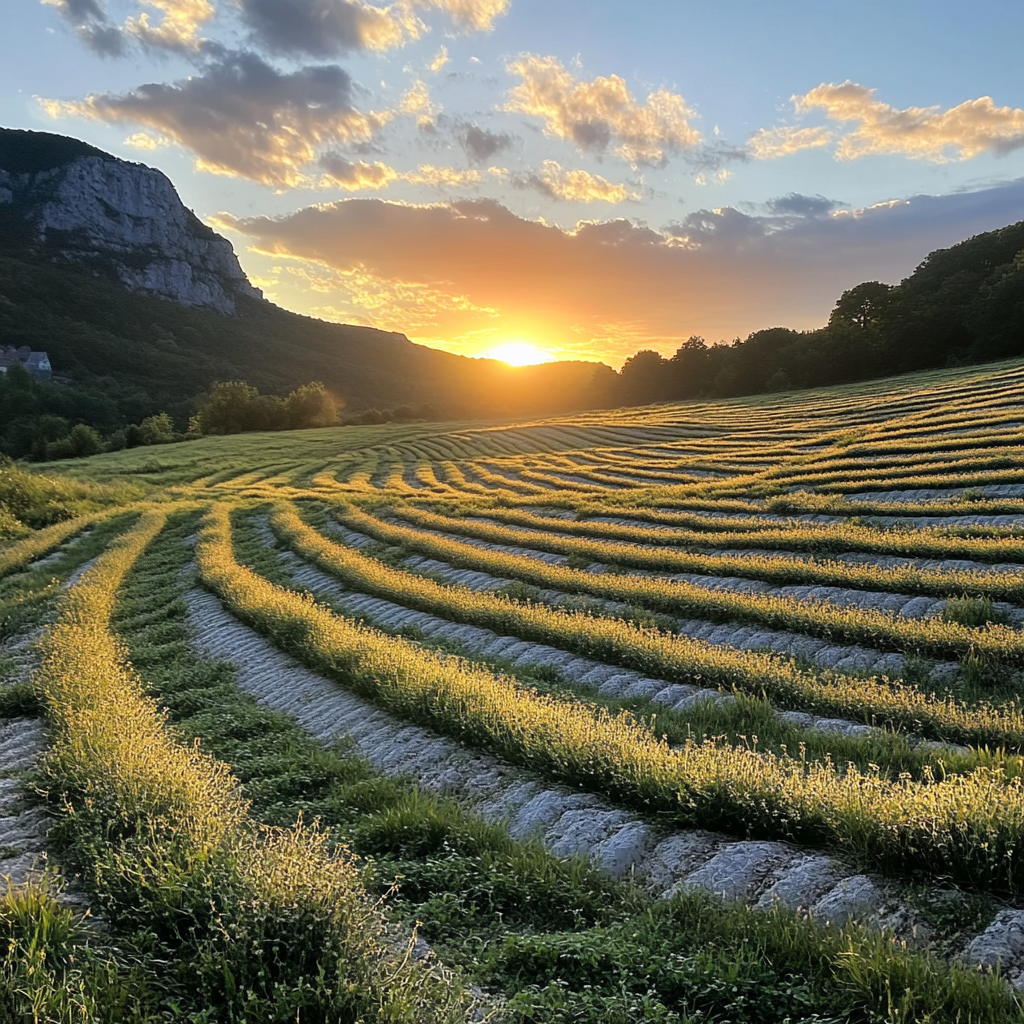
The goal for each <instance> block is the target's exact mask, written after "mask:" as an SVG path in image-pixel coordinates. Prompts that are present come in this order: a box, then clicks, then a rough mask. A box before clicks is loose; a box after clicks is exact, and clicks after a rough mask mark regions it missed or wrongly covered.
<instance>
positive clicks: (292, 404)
mask: <svg viewBox="0 0 1024 1024" xmlns="http://www.w3.org/2000/svg"><path fill="white" fill-rule="evenodd" d="M284 405H285V415H286V418H287V421H288V426H289V427H290V428H291V429H292V430H301V429H303V428H305V427H331V426H334V424H335V423H337V422H338V411H337V409H336V408H335V406H334V402H332V401H331V396H330V395H329V394H328V393H327V388H325V387H324V386H323V384H321V383H320V381H318V380H315V381H313V382H312V383H310V384H303V385H302V387H300V388H296V389H295V390H294V391H293V392H292V393H291V394H290V395H288V397H287V398H286V399H285V400H284Z"/></svg>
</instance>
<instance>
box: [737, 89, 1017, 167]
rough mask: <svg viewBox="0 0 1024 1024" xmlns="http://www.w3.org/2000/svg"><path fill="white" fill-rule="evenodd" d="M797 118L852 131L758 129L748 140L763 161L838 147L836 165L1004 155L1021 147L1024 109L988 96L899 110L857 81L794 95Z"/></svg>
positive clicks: (789, 128) (938, 161)
mask: <svg viewBox="0 0 1024 1024" xmlns="http://www.w3.org/2000/svg"><path fill="white" fill-rule="evenodd" d="M793 105H794V107H795V109H796V112H797V114H800V115H805V114H809V113H811V112H812V111H815V110H821V111H823V112H824V114H825V116H826V117H827V118H828V119H829V120H831V121H834V122H837V123H839V124H842V125H849V124H854V125H856V127H855V128H854V129H853V130H852V131H849V130H846V131H843V130H833V129H829V128H825V127H814V128H795V127H787V126H782V127H777V128H769V129H765V128H762V129H761V130H760V131H758V132H756V133H755V134H754V135H753V136H752V137H751V140H750V149H751V152H752V154H753V155H754V156H755V157H759V158H761V159H765V158H771V157H779V156H788V155H790V154H792V153H797V152H799V151H800V150H803V149H810V148H816V147H819V146H826V145H828V144H830V143H832V142H835V143H836V147H835V151H834V152H835V157H836V159H837V160H857V159H860V158H861V157H865V156H875V155H880V154H893V155H897V156H906V157H910V158H912V159H923V160H931V161H933V162H935V163H945V162H947V161H949V160H970V159H971V158H972V157H975V156H978V155H979V154H981V153H995V154H996V155H997V156H999V155H1004V154H1006V153H1009V152H1011V151H1013V150H1015V149H1019V148H1021V147H1024V110H1021V109H1020V108H1017V107H997V106H996V105H995V104H994V103H993V102H992V98H991V97H990V96H982V97H980V98H979V99H976V100H967V101H965V102H964V103H961V104H959V105H958V106H955V107H950V108H949V109H947V110H942V109H940V108H939V107H907V108H906V109H904V110H900V109H899V108H897V107H893V106H891V105H890V104H888V103H882V102H881V101H880V100H877V99H875V90H874V89H868V88H867V87H865V86H863V85H858V84H857V83H856V82H850V81H847V82H843V83H842V84H841V85H834V84H833V85H827V84H822V85H819V86H817V87H816V88H814V89H812V90H811V91H810V92H808V93H805V94H804V95H803V96H794V97H793Z"/></svg>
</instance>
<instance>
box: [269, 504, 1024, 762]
mask: <svg viewBox="0 0 1024 1024" xmlns="http://www.w3.org/2000/svg"><path fill="white" fill-rule="evenodd" d="M271 524H272V526H273V528H274V530H275V532H276V533H277V534H278V535H279V536H280V537H281V538H282V539H284V540H285V541H286V542H287V543H288V544H289V545H290V546H291V547H292V548H293V549H294V550H295V551H296V552H297V553H298V554H300V555H302V556H303V557H304V558H307V559H308V560H310V561H312V562H315V563H316V564H317V565H319V566H320V567H321V568H322V569H324V570H325V571H327V572H328V573H330V574H331V575H333V576H335V577H336V578H338V579H339V580H341V581H342V582H343V583H345V584H346V585H347V586H349V587H351V588H352V589H354V590H358V591H360V592H363V593H369V594H373V595H374V596H377V597H383V598H386V599H388V600H393V601H395V602H397V603H400V604H403V605H405V606H406V607H410V608H418V609H420V610H422V611H427V612H430V613H431V614H435V615H440V616H441V617H443V618H447V619H451V620H453V621H456V622H465V623H469V624H472V625H478V626H483V627H485V628H488V629H493V630H495V631H496V632H499V633H502V634H506V635H507V634H512V635H514V636H518V637H521V638H522V639H525V640H532V641H534V642H537V643H545V644H550V645H552V646H554V647H558V648H560V649H562V650H566V651H572V652H574V653H576V654H580V655H583V656H585V657H593V658H596V659H598V660H600V661H603V662H605V663H607V664H613V665H622V666H623V667H626V668H632V669H635V670H637V671H641V672H645V673H647V674H649V675H651V676H654V677H655V678H659V679H665V680H666V681H668V682H677V683H689V684H699V685H703V686H713V687H722V688H725V689H727V690H732V689H737V690H740V691H742V692H745V693H748V694H751V695H753V696H760V695H762V694H766V695H767V696H768V697H769V698H770V699H771V700H772V701H773V702H775V703H777V704H780V705H782V706H784V707H795V708H800V709H806V710H814V711H817V712H819V713H823V714H840V715H846V716H849V717H854V718H857V719H860V720H863V721H868V722H875V723H877V724H879V725H886V726H889V727H894V728H898V729H903V730H908V731H913V732H921V733H924V734H926V735H928V736H931V737H934V738H936V739H945V740H949V741H953V742H966V743H971V744H974V745H978V746H980V745H985V744H992V745H995V746H1008V747H1014V748H1019V747H1021V746H1024V714H1022V713H1021V712H1020V711H1019V710H1018V709H1017V708H1016V707H1015V706H1013V705H1007V706H1005V707H1000V708H995V707H992V706H990V705H988V704H986V703H984V702H982V703H979V704H977V705H975V706H967V705H965V704H962V703H959V702H956V701H954V700H952V699H947V700H938V699H936V698H934V697H932V696H929V695H926V694H924V693H922V692H921V691H920V690H919V689H917V688H916V687H914V686H910V685H905V684H900V683H898V682H896V683H894V682H889V681H888V680H885V679H853V678H850V677H846V676H840V675H834V676H826V677H823V678H819V677H818V676H816V675H815V674H813V673H811V672H806V671H802V670H800V669H799V668H797V667H796V665H795V664H794V663H793V662H792V661H788V660H784V659H781V658H779V657H776V656H773V655H769V654H763V653H758V652H752V651H738V650H733V649H732V648H720V647H715V646H713V645H711V644H707V643H705V642H703V641H700V640H691V639H688V638H686V637H682V636H680V635H678V634H674V633H666V632H662V631H660V630H657V629H650V628H639V627H637V626H635V625H633V624H631V623H629V622H626V621H624V620H622V619H619V618H614V617H601V616H595V615H591V614H587V613H584V612H579V611H569V610H565V609H557V608H550V607H547V606H545V605H542V604H534V603H530V602H525V603H524V602H517V601H514V600H511V599H509V598H507V597H504V596H503V595H499V594H493V593H488V592H479V591H474V590H471V589H469V588H468V587H461V586H444V585H441V584H439V583H436V582H434V581H432V580H429V579H424V578H422V577H418V576H414V575H412V574H410V573H407V572H402V571H400V570H397V569H392V568H390V567H388V566H386V565H383V564H382V563H380V562H378V561H376V560H375V559H372V558H368V557H367V556H365V555H362V554H360V553H359V552H358V551H356V550H354V549H352V548H348V547H345V546H343V545H341V544H337V543H335V542H334V541H331V540H329V539H328V538H327V537H325V536H323V535H322V534H321V533H319V532H318V531H316V530H314V529H313V528H311V527H310V526H308V525H306V524H305V523H304V522H303V521H302V520H301V518H300V517H299V516H298V514H297V512H296V511H295V509H294V507H292V506H286V505H285V506H283V505H279V506H277V507H275V509H274V511H273V513H272V517H271Z"/></svg>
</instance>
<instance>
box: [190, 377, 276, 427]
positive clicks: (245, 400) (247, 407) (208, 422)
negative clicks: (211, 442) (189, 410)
mask: <svg viewBox="0 0 1024 1024" xmlns="http://www.w3.org/2000/svg"><path fill="white" fill-rule="evenodd" d="M259 398H260V393H259V391H258V390H257V389H256V388H254V387H253V386H252V385H251V384H247V383H246V382H245V381H244V380H228V381H221V382H220V383H218V384H214V385H213V387H212V388H211V389H210V397H209V398H208V399H207V400H206V402H204V403H203V406H202V408H201V409H200V410H199V412H198V413H196V415H195V417H194V420H195V422H196V425H197V426H198V427H199V429H200V431H201V432H202V433H204V434H240V433H242V432H243V431H246V430H255V429H257V426H256V424H255V420H256V418H257V417H256V413H257V408H258V407H257V405H256V403H257V401H258V399H259Z"/></svg>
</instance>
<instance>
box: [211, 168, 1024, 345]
mask: <svg viewBox="0 0 1024 1024" xmlns="http://www.w3.org/2000/svg"><path fill="white" fill-rule="evenodd" d="M829 202H830V201H829V200H827V199H822V198H821V197H800V196H784V197H781V198H780V199H778V200H775V201H774V204H770V205H773V206H774V210H773V209H769V210H768V211H767V212H766V213H765V214H763V215H756V214H751V213H749V212H743V211H740V210H736V209H734V208H730V207H725V208H721V209H717V210H700V211H695V212H694V213H692V214H690V215H689V216H688V217H687V218H686V219H685V220H684V221H683V222H681V223H680V224H677V225H673V226H671V227H670V228H668V229H666V230H663V231H655V230H653V229H651V228H648V227H645V226H643V225H638V224H636V223H633V222H631V221H629V220H625V219H621V218H620V219H615V220H610V221H604V222H594V221H581V222H580V223H578V224H577V225H576V226H575V227H574V228H571V229H563V228H559V227H557V226H555V225H551V224H545V223H541V222H537V221H531V220H526V219H524V218H521V217H517V216H515V215H514V214H513V213H511V212H510V211H509V210H507V209H506V208H504V207H503V206H502V205H501V204H499V203H497V202H494V201H492V200H487V199H473V200H457V201H451V202H444V203H433V204H406V203H395V202H385V201H383V200H380V199H346V200H340V201H338V202H335V203H327V204H323V205H320V206H315V207H309V208H307V209H304V210H299V211H297V212H296V213H294V214H291V215H289V216H286V217H281V218H277V219H275V218H270V217H254V218H247V219H244V218H243V219H238V218H233V217H230V216H227V215H224V216H223V217H222V219H221V223H222V225H223V226H224V227H226V228H230V229H232V230H235V231H239V232H241V233H242V234H243V235H246V236H248V238H249V239H250V240H251V243H252V245H253V246H254V247H255V249H256V250H257V251H259V252H263V253H269V254H271V255H272V256H273V257H274V258H275V259H277V260H280V259H282V258H287V259H289V260H290V261H293V262H294V264H295V265H297V266H305V265H315V266H318V267H327V268H330V269H331V271H332V272H334V273H337V274H343V275H344V274H350V275H357V276H359V277H360V279H361V280H363V281H364V282H376V283H377V285H375V287H376V286H379V288H380V289H381V294H385V293H388V289H392V290H394V289H402V288H412V289H414V290H415V289H419V290H421V291H423V290H425V291H423V293H424V294H426V293H427V292H431V293H439V294H444V295H448V296H460V297H462V299H463V300H464V304H463V306H462V307H461V308H458V309H448V310H445V309H440V308H438V309H436V310H434V312H432V313H429V315H428V313H427V312H426V311H424V312H423V315H422V317H421V323H420V326H419V327H417V328H416V329H413V328H411V327H410V328H409V330H410V333H411V334H412V335H413V336H414V337H417V338H418V339H419V340H428V341H431V342H433V343H435V344H443V345H444V346H445V347H448V348H450V349H452V350H456V351H466V352H475V351H485V350H486V349H487V348H488V347H492V346H493V345H494V344H496V343H497V342H499V341H500V340H501V339H502V338H508V337H521V338H525V339H527V340H530V341H532V342H534V343H535V344H538V345H540V346H541V347H545V348H558V347H561V348H562V349H563V350H564V351H565V352H566V353H574V354H577V355H584V354H594V353H595V352H596V353H601V352H604V353H606V354H607V355H611V354H617V355H618V356H620V357H621V358H625V357H626V356H628V355H630V354H632V353H633V352H634V351H636V348H637V347H638V346H642V347H655V348H657V349H659V350H660V351H662V352H665V353H670V352H672V351H673V350H674V349H675V348H676V347H678V345H679V344H680V343H681V342H682V341H683V340H685V339H686V338H687V337H688V336H689V335H690V334H700V335H703V336H704V337H706V338H708V339H709V340H710V341H717V340H719V339H730V338H732V337H735V336H746V335H747V334H748V333H750V332H751V331H753V330H757V329H760V328H763V327H770V326H777V325H787V326H791V327H795V328H806V327H813V326H818V325H820V324H823V323H824V322H825V321H826V320H827V319H828V314H829V311H830V310H831V308H832V306H833V304H834V302H835V300H836V298H837V297H838V296H839V294H840V293H841V292H842V291H843V290H844V289H847V288H850V287H852V286H853V285H855V284H857V283H858V282H860V281H863V280H884V281H897V280H899V279H900V278H902V277H905V276H906V275H907V274H909V273H910V272H912V271H913V269H914V267H915V266H916V265H917V264H918V263H919V262H920V261H921V260H922V259H923V257H924V256H925V255H926V254H927V253H928V252H929V251H930V250H932V249H935V248H938V247H943V246H948V245H951V244H953V243H955V242H957V241H959V240H960V239H962V238H965V237H968V236H970V235H972V234H975V233H977V232H979V231H985V230H990V229H992V228H995V227H999V226H1002V225H1003V224H1006V223H1007V222H1009V221H1011V220H1013V219H1014V218H1015V217H1017V216H1019V211H1020V209H1021V207H1022V205H1024V180H1022V181H1019V182H1016V183H1014V184H1012V185H1009V186H1003V187H1000V188H993V189H988V190H984V191H982V192H974V193H959V194H954V195H951V196H944V197H930V196H917V197H913V198H911V199H909V200H900V201H897V202H895V203H894V204H888V203H886V204H881V205H879V206H876V207H873V208H868V209H863V210H849V211H843V212H842V215H838V211H836V210H835V209H833V210H831V211H826V209H825V207H826V206H827V205H828V204H829ZM352 294H353V293H352V292H347V293H346V295H347V296H348V297H347V299H346V301H347V302H348V303H349V305H348V306H347V307H346V308H348V309H349V310H350V312H349V313H346V315H347V316H356V315H358V316H360V317H361V318H362V321H363V322H367V323H373V322H376V321H375V317H377V316H378V315H380V313H379V310H378V311H374V310H370V309H368V308H367V309H363V310H362V311H360V310H359V309H358V308H356V306H355V305H353V303H355V302H356V300H355V299H353V298H352ZM287 300H288V302H289V304H290V305H292V306H297V307H300V308H301V307H302V306H303V304H306V305H307V307H308V304H309V302H310V298H309V296H308V295H304V294H303V292H301V291H298V290H296V291H295V292H293V293H290V294H289V295H288V296H287ZM318 301H319V300H318ZM480 309H486V310H488V311H489V312H488V313H486V314H483V313H480V312H478V310H480ZM382 322H383V321H382ZM388 323H389V324H391V325H392V326H398V327H400V323H396V322H395V321H388Z"/></svg>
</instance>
